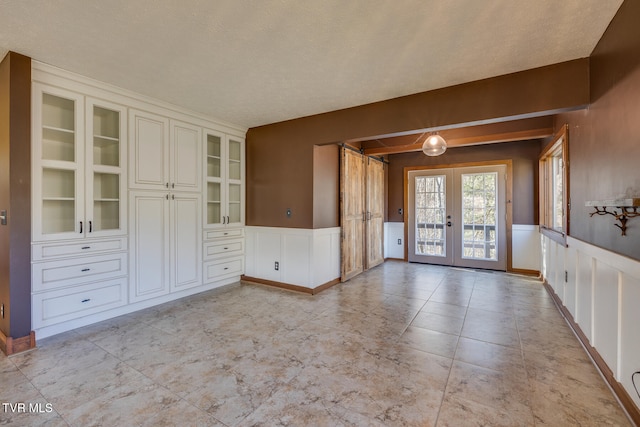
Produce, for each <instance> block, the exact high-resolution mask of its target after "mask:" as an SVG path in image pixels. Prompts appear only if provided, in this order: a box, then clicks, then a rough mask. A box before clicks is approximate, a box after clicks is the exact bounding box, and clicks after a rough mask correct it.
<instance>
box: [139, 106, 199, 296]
mask: <svg viewBox="0 0 640 427" xmlns="http://www.w3.org/2000/svg"><path fill="white" fill-rule="evenodd" d="M130 123H131V126H132V130H131V147H132V148H131V160H132V162H131V164H130V173H131V174H132V175H131V176H132V178H131V180H130V187H131V188H132V189H138V188H140V189H145V190H144V191H143V190H139V191H138V190H136V191H131V192H130V196H129V202H130V203H129V206H130V222H131V224H132V228H133V232H132V233H131V235H130V245H131V251H130V254H129V256H130V263H131V272H132V274H131V277H130V279H131V281H130V283H131V287H130V298H131V301H133V302H135V301H141V300H145V299H149V298H154V297H157V296H162V295H165V294H168V293H170V292H175V291H178V290H181V289H187V288H190V287H195V286H199V285H201V284H202V219H201V218H202V217H201V215H202V214H201V212H202V190H201V189H202V174H201V170H202V166H201V165H202V160H201V153H202V148H201V147H202V142H201V141H202V130H201V128H200V127H198V126H195V125H191V124H188V123H184V122H181V121H177V120H173V119H169V118H165V117H162V116H159V115H156V114H152V113H147V112H143V111H138V110H132V111H131V112H130ZM147 153H152V154H151V155H147Z"/></svg>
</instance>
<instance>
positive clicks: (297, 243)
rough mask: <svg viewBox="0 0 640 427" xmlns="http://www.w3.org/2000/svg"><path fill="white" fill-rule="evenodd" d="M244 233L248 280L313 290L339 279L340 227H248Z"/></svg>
mask: <svg viewBox="0 0 640 427" xmlns="http://www.w3.org/2000/svg"><path fill="white" fill-rule="evenodd" d="M245 231H246V243H247V248H246V254H247V258H246V267H245V272H246V273H245V274H246V275H247V276H250V277H255V278H257V279H264V280H271V281H274V282H280V283H287V284H291V285H296V286H302V287H306V288H310V289H313V288H315V287H317V286H320V285H322V284H325V283H327V282H330V281H332V280H335V279H337V278H339V277H340V228H339V227H333V228H322V229H315V230H308V229H299V228H281V227H246V229H245ZM275 262H278V263H279V270H275Z"/></svg>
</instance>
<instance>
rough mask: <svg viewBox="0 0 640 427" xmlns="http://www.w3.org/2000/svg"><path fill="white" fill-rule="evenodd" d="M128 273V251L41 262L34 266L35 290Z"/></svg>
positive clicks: (33, 283)
mask: <svg viewBox="0 0 640 427" xmlns="http://www.w3.org/2000/svg"><path fill="white" fill-rule="evenodd" d="M126 274H127V253H126V252H120V253H115V254H110V255H98V256H91V257H82V258H73V259H66V260H61V261H50V262H39V263H34V264H33V266H32V277H31V282H32V285H33V287H32V290H33V292H41V291H48V290H51V289H56V288H61V287H65V286H71V285H78V284H82V283H86V282H91V281H96V280H102V279H109V278H112V277H117V276H125V275H126Z"/></svg>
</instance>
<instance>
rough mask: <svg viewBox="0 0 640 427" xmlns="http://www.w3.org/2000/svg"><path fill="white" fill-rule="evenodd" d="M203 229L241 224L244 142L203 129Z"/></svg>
mask: <svg viewBox="0 0 640 427" xmlns="http://www.w3.org/2000/svg"><path fill="white" fill-rule="evenodd" d="M204 135H205V139H206V140H205V153H204V154H205V159H206V164H205V169H206V183H205V185H206V187H207V206H206V212H205V218H206V224H205V226H206V227H211V228H215V227H229V226H230V227H238V226H242V225H244V211H245V209H244V140H243V139H241V138H237V137H234V136H229V135H225V134H222V133H219V132H215V131H212V130H205V132H204Z"/></svg>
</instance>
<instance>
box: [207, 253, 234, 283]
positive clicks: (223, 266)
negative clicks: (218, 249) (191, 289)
mask: <svg viewBox="0 0 640 427" xmlns="http://www.w3.org/2000/svg"><path fill="white" fill-rule="evenodd" d="M243 273H244V258H235V259H230V260H227V261H222V262H221V261H216V262H212V261H211V262H205V263H204V282H205V283H210V282H215V281H216V280H220V279H226V278H229V277H233V276H240V275H241V274H243Z"/></svg>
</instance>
